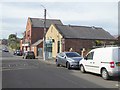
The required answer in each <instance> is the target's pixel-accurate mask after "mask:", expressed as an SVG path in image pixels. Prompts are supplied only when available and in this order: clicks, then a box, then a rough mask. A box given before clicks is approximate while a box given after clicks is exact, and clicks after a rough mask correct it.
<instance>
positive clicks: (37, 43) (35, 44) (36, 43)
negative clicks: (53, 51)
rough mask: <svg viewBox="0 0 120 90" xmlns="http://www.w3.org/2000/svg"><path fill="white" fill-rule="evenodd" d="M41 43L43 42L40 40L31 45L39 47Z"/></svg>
mask: <svg viewBox="0 0 120 90" xmlns="http://www.w3.org/2000/svg"><path fill="white" fill-rule="evenodd" d="M42 42H43V39H40V40H38V41H37V42H35V43H34V44H32V46H37V45H39V44H40V43H42Z"/></svg>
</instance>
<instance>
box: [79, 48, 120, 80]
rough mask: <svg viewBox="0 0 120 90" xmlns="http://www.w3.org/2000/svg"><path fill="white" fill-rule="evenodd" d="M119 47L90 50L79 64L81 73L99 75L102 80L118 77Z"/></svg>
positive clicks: (119, 72)
mask: <svg viewBox="0 0 120 90" xmlns="http://www.w3.org/2000/svg"><path fill="white" fill-rule="evenodd" d="M118 55H120V47H105V48H97V49H93V50H91V51H90V52H89V53H88V54H87V55H86V56H85V58H83V59H82V60H81V61H80V62H79V66H80V70H81V72H92V73H96V74H101V76H102V78H103V79H106V80H107V79H109V78H110V77H111V76H118V75H120V57H119V56H118Z"/></svg>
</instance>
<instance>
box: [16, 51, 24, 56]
mask: <svg viewBox="0 0 120 90" xmlns="http://www.w3.org/2000/svg"><path fill="white" fill-rule="evenodd" d="M14 55H18V56H22V55H23V51H21V50H16V51H15V52H14Z"/></svg>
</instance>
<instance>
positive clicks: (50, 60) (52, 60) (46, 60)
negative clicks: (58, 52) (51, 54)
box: [37, 57, 56, 64]
mask: <svg viewBox="0 0 120 90" xmlns="http://www.w3.org/2000/svg"><path fill="white" fill-rule="evenodd" d="M37 58H38V60H40V61H42V62H45V63H48V64H56V62H55V58H51V59H45V60H44V59H43V58H42V57H37Z"/></svg>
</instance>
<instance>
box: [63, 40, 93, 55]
mask: <svg viewBox="0 0 120 90" xmlns="http://www.w3.org/2000/svg"><path fill="white" fill-rule="evenodd" d="M93 45H94V43H93V40H82V39H65V51H69V50H70V48H72V49H73V51H76V52H78V53H80V54H81V50H82V49H83V48H86V49H89V48H92V46H93Z"/></svg>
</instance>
